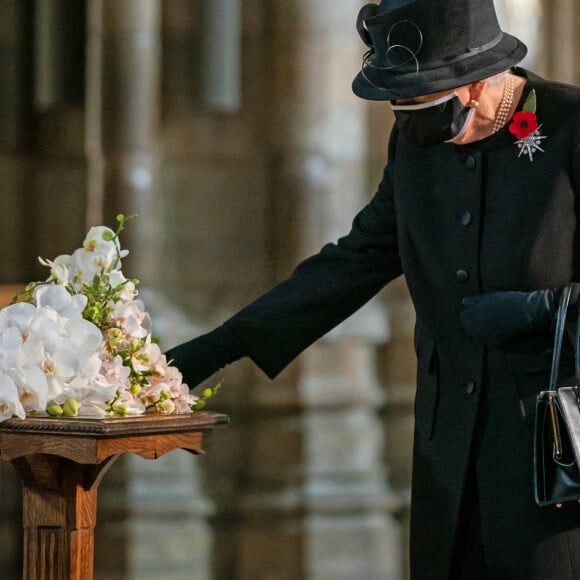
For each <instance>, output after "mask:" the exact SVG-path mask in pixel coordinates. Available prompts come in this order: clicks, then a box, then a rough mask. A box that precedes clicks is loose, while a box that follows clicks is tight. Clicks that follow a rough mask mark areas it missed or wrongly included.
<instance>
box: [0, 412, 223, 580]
mask: <svg viewBox="0 0 580 580" xmlns="http://www.w3.org/2000/svg"><path fill="white" fill-rule="evenodd" d="M227 422H228V418H227V416H226V415H220V414H216V413H209V412H195V413H193V414H190V415H189V414H187V415H169V416H160V415H145V416H142V417H133V418H125V419H80V418H76V419H53V418H28V419H24V420H21V419H8V420H6V421H4V422H2V423H0V460H2V461H9V462H11V463H12V465H14V467H15V468H16V469H17V471H18V472H19V474H20V476H21V478H22V481H23V525H24V571H23V580H69V579H70V580H91V579H92V578H93V563H94V529H95V524H96V519H97V488H98V486H99V483H100V482H101V480H102V478H103V476H104V475H105V473H106V472H107V470H108V469H109V467H110V466H111V465H112V464H113V463H114V462H115V460H116V459H117V458H119V457H120V456H121V455H122V454H123V453H127V452H129V453H136V454H137V455H140V456H141V457H145V458H147V459H156V458H158V457H161V456H162V455H164V454H165V453H167V452H169V451H173V450H174V449H186V450H188V451H191V452H192V453H196V454H200V453H203V446H202V443H203V441H204V437H205V436H206V435H207V434H208V433H209V431H211V430H212V429H213V428H214V427H216V426H219V425H224V424H226V423H227Z"/></svg>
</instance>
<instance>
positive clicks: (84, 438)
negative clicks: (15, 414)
mask: <svg viewBox="0 0 580 580" xmlns="http://www.w3.org/2000/svg"><path fill="white" fill-rule="evenodd" d="M228 421H229V420H228V417H227V416H226V415H222V414H219V413H210V412H205V411H204V412H199V411H198V412H195V413H191V414H179V415H142V416H138V417H130V418H106V419H86V418H67V419H61V418H59V419H56V418H52V417H42V418H40V417H33V418H26V419H8V420H6V421H4V422H2V423H0V460H2V461H13V460H15V459H18V458H19V457H23V456H26V455H31V454H48V455H58V456H59V457H65V458H67V459H70V460H72V461H75V462H77V463H81V464H99V463H101V462H103V461H104V460H105V459H107V458H108V457H111V456H113V455H118V454H121V453H127V452H128V453H136V454H137V455H140V456H142V457H145V458H147V459H156V458H158V457H161V456H162V455H164V454H165V453H168V452H169V451H172V450H174V449H187V450H188V451H191V452H193V453H203V448H202V443H203V434H204V432H206V431H209V430H211V429H213V428H215V427H218V426H220V425H225V424H227V423H228Z"/></svg>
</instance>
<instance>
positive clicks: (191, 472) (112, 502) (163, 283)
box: [0, 0, 580, 580]
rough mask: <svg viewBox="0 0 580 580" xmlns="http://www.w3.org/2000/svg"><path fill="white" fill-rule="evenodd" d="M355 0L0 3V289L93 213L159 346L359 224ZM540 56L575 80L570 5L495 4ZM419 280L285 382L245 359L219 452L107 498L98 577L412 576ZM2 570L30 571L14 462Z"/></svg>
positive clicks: (379, 139)
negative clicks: (415, 289)
mask: <svg viewBox="0 0 580 580" xmlns="http://www.w3.org/2000/svg"><path fill="white" fill-rule="evenodd" d="M364 3H365V2H364V1H360V0H0V74H1V81H2V82H1V83H0V177H1V178H0V216H2V217H1V219H0V284H5V285H8V284H21V283H24V282H26V281H29V280H33V279H42V278H44V277H45V276H46V275H47V272H46V271H45V270H44V269H43V268H42V267H41V266H40V265H39V264H38V262H37V259H36V258H37V256H43V257H49V258H53V257H55V256H56V255H58V254H61V253H70V252H72V251H73V250H74V249H75V248H76V247H78V245H79V244H80V242H81V241H82V239H83V237H84V234H85V232H86V229H87V228H88V226H90V225H95V224H100V223H103V224H105V225H110V226H114V225H115V220H114V217H115V215H116V214H117V213H120V212H123V213H125V214H130V213H136V214H138V215H139V217H138V219H137V220H135V221H133V222H131V223H130V224H129V226H128V228H127V230H126V232H124V234H123V236H124V238H123V242H124V246H125V247H127V248H128V249H129V250H130V251H131V255H130V257H129V258H128V259H127V261H126V265H125V268H124V271H125V272H126V274H128V275H130V276H135V277H138V278H139V279H140V280H141V294H142V297H143V299H144V300H145V303H146V305H147V308H148V310H149V311H150V312H151V314H152V317H153V323H154V333H155V334H156V335H157V336H158V337H159V338H160V339H161V340H162V344H163V346H164V347H165V348H168V347H170V346H172V345H174V344H176V343H178V342H180V341H182V340H185V339H188V338H191V337H192V336H194V335H196V334H198V333H201V332H204V331H206V330H209V329H211V328H213V327H214V326H215V325H217V324H219V323H220V322H221V321H222V320H224V319H225V318H226V317H227V316H229V315H230V314H232V313H234V312H235V311H236V310H237V309H238V308H240V307H241V306H243V305H244V304H246V303H247V302H248V301H249V300H250V299H252V298H254V297H256V296H258V295H259V294H260V293H261V292H262V291H265V290H267V289H268V288H269V287H270V286H271V285H272V284H274V283H275V282H277V281H279V280H281V279H282V278H283V277H285V276H286V275H287V274H289V273H290V271H291V270H292V268H293V267H294V266H295V265H296V264H297V262H298V261H300V260H301V259H302V258H304V257H306V256H307V255H309V254H310V253H312V252H315V251H317V250H318V248H319V247H320V246H321V245H322V244H323V243H325V242H326V241H330V240H335V239H336V238H337V237H338V236H339V235H341V234H343V233H345V232H346V231H347V230H348V228H349V225H350V221H351V219H352V217H353V216H354V213H355V212H356V211H357V210H358V209H359V208H360V207H361V206H362V205H363V204H364V203H365V202H366V201H367V200H368V199H369V197H370V196H371V195H372V194H373V193H374V190H375V187H376V184H377V183H378V179H379V178H380V175H381V172H382V167H383V163H384V160H385V149H386V139H387V135H388V131H389V128H390V124H391V121H392V120H391V116H390V113H389V110H388V107H387V106H386V105H385V104H384V103H367V102H363V101H361V100H359V99H357V98H356V97H355V96H354V95H353V94H352V92H351V90H350V83H351V81H352V78H353V76H354V75H355V74H356V73H357V71H358V70H359V68H360V64H361V57H362V54H363V52H364V50H365V47H364V46H363V44H362V43H361V42H360V40H359V38H358V35H357V33H356V30H355V25H354V23H355V18H356V15H357V13H358V10H359V8H360V7H361V6H362V5H363V4H364ZM496 5H497V8H498V13H499V15H500V19H501V21H502V24H503V27H504V28H505V29H506V30H508V31H511V32H513V33H514V34H516V35H518V36H519V37H520V38H522V39H523V40H524V41H525V42H526V43H527V44H528V45H529V47H530V49H531V50H530V55H529V57H528V59H527V60H526V62H525V65H526V66H529V67H531V68H533V69H535V70H536V71H537V72H539V73H541V74H543V75H544V76H547V77H550V78H554V79H557V80H562V81H565V82H572V83H576V84H579V83H580V62H578V60H577V59H575V56H576V55H577V54H578V50H579V49H580V46H579V40H578V35H577V34H576V30H577V29H578V26H580V3H578V2H577V0H502V1H500V0H496ZM413 324H414V313H413V309H412V306H411V304H410V303H409V300H408V296H407V291H406V287H405V283H404V280H398V281H396V282H394V283H393V284H391V285H390V286H389V287H388V288H387V289H385V290H384V291H383V292H382V293H381V295H379V296H378V297H377V298H376V299H375V300H373V301H372V302H371V303H369V304H368V305H367V306H366V307H365V308H363V309H362V310H361V311H360V312H359V313H357V314H356V315H355V316H353V317H352V318H351V319H350V320H349V321H347V322H346V323H344V324H343V325H341V326H340V327H339V328H337V329H335V330H334V331H332V332H331V333H330V334H329V335H328V336H326V337H324V339H322V340H321V341H319V342H318V343H317V344H316V345H314V346H313V347H311V348H310V349H308V350H307V351H306V352H305V353H304V354H303V355H301V356H300V357H299V358H298V359H297V360H296V361H295V362H294V363H292V364H291V365H290V367H288V369H286V370H285V371H284V372H283V373H282V374H281V375H280V376H279V377H278V378H277V379H276V380H274V381H269V380H267V379H266V377H265V376H264V375H262V374H261V373H260V371H258V370H257V369H256V368H255V367H253V366H252V365H251V364H249V363H247V362H246V361H241V362H239V363H236V364H235V365H232V366H230V367H228V368H227V369H224V370H223V371H222V372H220V373H218V374H216V376H215V377H212V379H210V380H209V381H208V384H212V383H213V382H217V381H218V380H223V382H224V387H223V389H222V390H221V391H220V396H219V397H218V398H217V399H216V400H214V402H213V403H212V406H213V408H214V409H215V410H218V411H220V412H226V413H228V414H229V415H230V417H231V425H230V426H229V427H228V428H226V429H222V430H219V431H218V432H216V433H215V434H214V435H213V436H212V439H211V440H210V444H209V448H208V453H207V455H205V456H203V457H193V456H190V455H189V454H187V453H186V452H183V451H178V452H174V453H172V454H169V455H167V456H165V457H163V458H161V459H160V460H157V461H145V460H143V459H140V458H137V457H127V458H125V459H124V460H122V461H119V462H117V463H116V464H115V466H114V467H113V468H112V469H111V470H110V472H109V473H108V474H107V477H106V478H105V481H104V482H103V484H102V485H101V487H100V493H99V519H98V525H97V531H96V542H97V549H96V566H95V578H96V579H97V580H149V579H150V580H158V579H159V578H162V577H163V578H165V579H167V580H302V579H304V580H352V579H354V578H356V579H357V580H379V579H388V580H404V579H405V578H406V575H407V564H406V551H407V546H406V538H407V520H408V502H409V481H410V469H411V466H410V455H411V445H412V428H413V420H412V410H413V397H414V375H415V361H414V354H413V347H412V330H413ZM0 514H1V515H0V570H2V578H5V579H6V580H12V579H14V580H16V579H18V578H20V577H21V572H20V570H21V563H20V558H21V514H20V487H19V482H18V480H17V478H16V476H15V473H14V472H13V471H12V468H11V467H10V466H8V465H2V466H1V467H0Z"/></svg>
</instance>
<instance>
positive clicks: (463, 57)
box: [363, 30, 503, 74]
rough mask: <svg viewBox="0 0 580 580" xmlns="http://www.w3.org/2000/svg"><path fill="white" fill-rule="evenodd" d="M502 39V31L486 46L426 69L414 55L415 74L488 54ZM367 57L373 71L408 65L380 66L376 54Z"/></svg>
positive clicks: (366, 60)
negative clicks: (376, 62) (483, 53)
mask: <svg viewBox="0 0 580 580" xmlns="http://www.w3.org/2000/svg"><path fill="white" fill-rule="evenodd" d="M502 38H503V32H502V31H501V30H500V32H499V34H498V35H497V36H496V37H495V38H494V39H493V40H490V41H489V42H486V43H485V44H482V45H481V46H478V47H477V48H473V49H470V50H469V51H468V52H466V53H464V54H461V55H459V56H456V57H454V58H453V59H452V60H445V59H440V60H436V61H433V62H431V63H429V66H425V67H421V65H420V64H419V61H418V59H417V57H416V55H414V56H415V58H414V59H412V60H413V62H414V63H415V65H416V66H414V67H413V68H414V69H415V71H414V72H415V74H418V73H419V72H421V71H423V70H426V71H428V70H432V69H435V68H440V67H443V66H448V65H449V64H451V63H456V62H461V61H463V60H466V59H469V58H472V57H473V56H476V55H478V54H480V53H482V52H486V51H488V50H490V49H492V48H493V47H494V46H496V45H497V44H499V43H500V41H501V39H502ZM398 47H399V48H406V47H404V46H402V45H398ZM387 50H390V48H389V49H387ZM408 50H410V49H408ZM365 56H366V59H364V62H363V65H367V66H369V67H370V68H373V69H376V70H384V71H391V70H394V69H400V68H402V67H403V66H404V65H405V64H407V63H403V64H398V65H387V66H382V65H379V64H375V62H373V61H372V60H371V58H373V57H374V58H373V60H375V61H376V56H377V55H376V53H372V54H368V53H367V55H365ZM407 72H408V71H407Z"/></svg>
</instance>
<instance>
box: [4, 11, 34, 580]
mask: <svg viewBox="0 0 580 580" xmlns="http://www.w3.org/2000/svg"><path fill="white" fill-rule="evenodd" d="M32 10H33V5H32V2H31V1H30V0H6V1H4V2H2V3H1V4H0V70H1V71H2V83H0V175H1V176H2V179H1V182H0V215H2V216H3V220H2V226H1V227H0V282H3V283H13V282H23V281H25V280H26V279H27V274H28V273H29V271H28V270H27V261H28V260H30V259H31V252H30V251H29V245H28V244H27V243H26V240H27V239H28V237H27V235H28V234H30V232H31V231H33V229H34V228H33V224H31V223H30V222H27V221H26V220H25V219H24V218H25V216H26V210H27V208H28V207H29V203H30V202H31V200H32V195H31V193H30V189H31V188H30V185H31V183H30V179H29V175H30V160H29V157H28V155H29V148H30V145H31V142H32V124H33V109H32V105H33V95H32V86H33V72H32V47H31V46H30V43H29V39H30V37H31V35H32V28H33V19H32V14H33V12H32ZM5 305H6V304H4V303H2V304H0V307H1V306H5ZM21 503H22V490H21V486H20V482H19V478H18V476H17V474H16V472H15V471H14V469H13V468H12V466H11V465H9V464H7V463H0V514H2V515H1V516H0V546H1V548H0V570H2V576H3V577H6V578H18V577H20V575H21V570H22V509H21Z"/></svg>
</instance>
